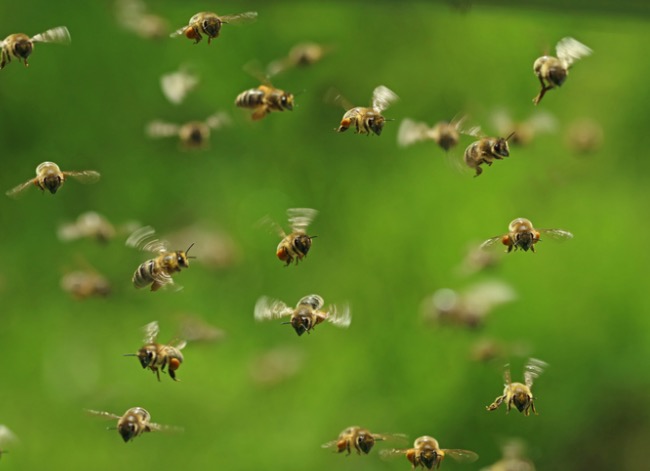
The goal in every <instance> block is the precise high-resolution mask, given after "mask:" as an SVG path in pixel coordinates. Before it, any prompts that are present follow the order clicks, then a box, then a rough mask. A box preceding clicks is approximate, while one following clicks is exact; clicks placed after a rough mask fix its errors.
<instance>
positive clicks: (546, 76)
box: [533, 38, 593, 105]
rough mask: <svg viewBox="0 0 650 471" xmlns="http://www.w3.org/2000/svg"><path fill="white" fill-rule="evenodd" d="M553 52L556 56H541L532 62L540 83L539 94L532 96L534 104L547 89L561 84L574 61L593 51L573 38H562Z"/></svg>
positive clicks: (542, 96)
mask: <svg viewBox="0 0 650 471" xmlns="http://www.w3.org/2000/svg"><path fill="white" fill-rule="evenodd" d="M555 52H556V55H557V57H553V56H542V57H539V58H538V59H537V60H535V63H534V64H533V72H535V75H537V78H538V79H539V83H540V84H541V85H542V89H541V91H540V92H539V94H538V95H537V96H536V97H535V98H533V103H534V104H536V105H537V104H538V103H539V102H540V101H542V98H544V94H545V93H546V92H547V91H549V90H550V89H552V88H555V87H560V86H562V84H563V83H564V81H565V80H566V77H567V75H568V73H569V69H570V68H571V66H572V65H573V63H574V62H575V61H577V60H578V59H581V58H582V57H585V56H588V55H590V54H591V53H592V52H593V51H592V50H591V49H589V48H588V47H587V46H585V45H584V44H582V43H581V42H579V41H576V40H575V39H573V38H562V39H560V41H559V42H558V43H557V44H556V46H555Z"/></svg>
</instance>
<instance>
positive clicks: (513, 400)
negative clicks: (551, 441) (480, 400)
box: [486, 358, 548, 416]
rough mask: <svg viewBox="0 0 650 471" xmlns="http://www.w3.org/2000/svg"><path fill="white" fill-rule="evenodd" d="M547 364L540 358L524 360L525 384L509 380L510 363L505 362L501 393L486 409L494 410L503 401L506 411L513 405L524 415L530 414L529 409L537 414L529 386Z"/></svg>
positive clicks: (530, 386)
mask: <svg viewBox="0 0 650 471" xmlns="http://www.w3.org/2000/svg"><path fill="white" fill-rule="evenodd" d="M547 366H548V364H547V363H545V362H543V361H542V360H538V359H536V358H529V359H528V361H527V362H526V366H524V383H525V384H522V383H513V382H512V381H511V380H510V365H509V364H506V365H505V369H504V372H503V378H504V380H505V382H506V383H505V388H504V390H503V395H502V396H499V397H497V398H496V399H495V400H494V402H493V403H492V404H490V405H489V406H486V409H487V410H489V411H492V410H496V409H497V408H498V407H499V406H500V405H501V404H502V403H503V402H504V401H505V403H506V413H508V412H510V409H511V408H512V406H513V405H514V406H515V407H516V408H517V410H518V411H519V412H523V413H524V415H526V416H528V415H529V414H530V411H531V410H532V411H533V413H534V414H535V415H537V411H536V410H535V403H534V398H533V393H532V391H531V388H532V386H533V382H534V381H535V378H537V377H538V376H539V375H540V374H542V372H543V371H544V368H546V367H547Z"/></svg>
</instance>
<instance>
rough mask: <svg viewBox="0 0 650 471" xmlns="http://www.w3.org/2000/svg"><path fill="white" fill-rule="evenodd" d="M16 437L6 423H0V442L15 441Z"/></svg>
mask: <svg viewBox="0 0 650 471" xmlns="http://www.w3.org/2000/svg"><path fill="white" fill-rule="evenodd" d="M16 441H18V438H17V437H16V435H15V434H14V433H13V432H12V431H11V430H10V429H9V427H7V426H6V425H0V444H5V443H9V442H16Z"/></svg>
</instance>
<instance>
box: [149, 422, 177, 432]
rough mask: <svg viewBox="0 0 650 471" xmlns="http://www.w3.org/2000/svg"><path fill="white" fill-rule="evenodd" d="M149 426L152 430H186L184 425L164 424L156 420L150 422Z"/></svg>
mask: <svg viewBox="0 0 650 471" xmlns="http://www.w3.org/2000/svg"><path fill="white" fill-rule="evenodd" d="M148 426H149V429H150V430H151V431H152V432H166V433H180V432H183V431H184V430H185V429H183V427H177V426H175V425H162V424H157V423H155V422H149V424H148Z"/></svg>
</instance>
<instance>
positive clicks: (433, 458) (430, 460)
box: [420, 447, 438, 469]
mask: <svg viewBox="0 0 650 471" xmlns="http://www.w3.org/2000/svg"><path fill="white" fill-rule="evenodd" d="M420 461H421V462H422V464H423V465H424V466H425V467H426V468H427V469H432V468H433V467H434V466H435V464H436V463H437V462H438V452H437V451H436V450H434V449H433V448H430V447H426V448H425V449H424V450H422V452H421V453H420Z"/></svg>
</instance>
